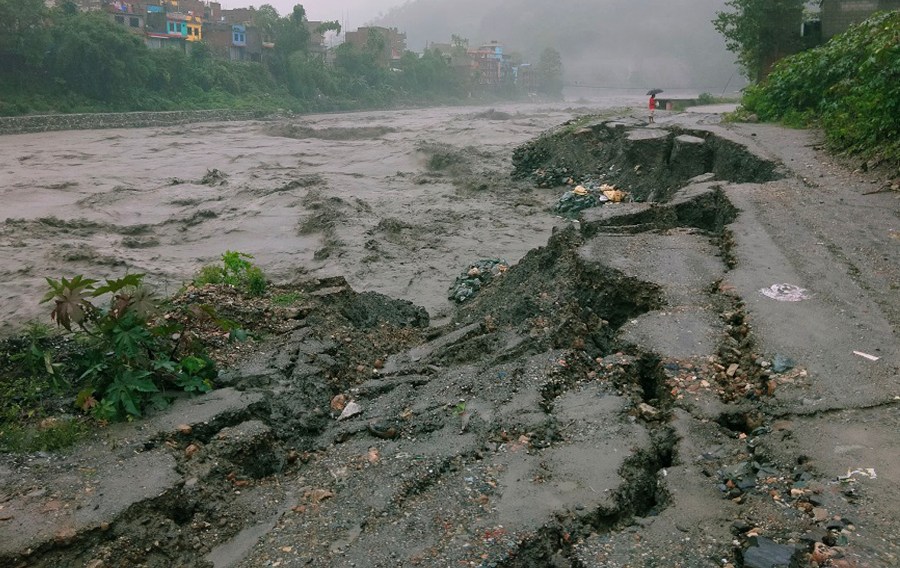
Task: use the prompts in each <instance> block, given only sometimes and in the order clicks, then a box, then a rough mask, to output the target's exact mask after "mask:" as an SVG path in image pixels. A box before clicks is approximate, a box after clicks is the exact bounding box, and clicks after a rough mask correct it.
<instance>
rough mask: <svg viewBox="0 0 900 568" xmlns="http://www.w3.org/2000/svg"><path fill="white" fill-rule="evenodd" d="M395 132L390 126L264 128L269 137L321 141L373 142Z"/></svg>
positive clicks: (289, 126) (287, 126)
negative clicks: (316, 139)
mask: <svg viewBox="0 0 900 568" xmlns="http://www.w3.org/2000/svg"><path fill="white" fill-rule="evenodd" d="M392 132H397V129H396V128H392V127H390V126H360V127H356V128H310V127H308V126H301V125H299V124H289V123H282V124H276V125H272V126H268V127H267V128H266V133H267V134H269V135H271V136H282V137H284V138H296V139H298V140H302V139H304V138H319V139H322V140H374V139H376V138H381V137H382V136H384V135H385V134H390V133H392Z"/></svg>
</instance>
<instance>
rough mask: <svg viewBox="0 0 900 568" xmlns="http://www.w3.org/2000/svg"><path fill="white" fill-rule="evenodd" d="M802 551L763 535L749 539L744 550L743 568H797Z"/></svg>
mask: <svg viewBox="0 0 900 568" xmlns="http://www.w3.org/2000/svg"><path fill="white" fill-rule="evenodd" d="M801 555H802V551H801V550H799V549H797V548H795V547H793V546H786V545H783V544H778V543H777V542H775V541H774V540H770V539H768V538H765V537H754V538H753V539H751V545H750V548H748V549H746V550H745V551H744V568H799V566H800V564H799V562H800V557H801Z"/></svg>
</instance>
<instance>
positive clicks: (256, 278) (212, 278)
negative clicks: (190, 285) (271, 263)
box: [194, 250, 268, 296]
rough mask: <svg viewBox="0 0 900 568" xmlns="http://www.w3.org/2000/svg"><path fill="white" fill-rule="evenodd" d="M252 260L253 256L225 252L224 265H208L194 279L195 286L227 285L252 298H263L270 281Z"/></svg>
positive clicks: (223, 256)
mask: <svg viewBox="0 0 900 568" xmlns="http://www.w3.org/2000/svg"><path fill="white" fill-rule="evenodd" d="M252 258H253V255H250V254H247V253H243V252H237V251H231V250H229V251H225V254H223V255H222V264H221V265H215V264H208V265H206V266H204V267H203V268H201V269H200V272H199V274H198V275H197V277H196V278H194V285H195V286H203V285H204V284H227V285H229V286H232V287H234V288H237V289H238V290H240V291H242V292H244V293H246V294H249V295H251V296H262V295H263V294H265V292H266V288H267V286H268V281H267V280H266V276H265V274H263V271H262V270H261V269H260V268H259V267H258V266H256V265H255V264H253V263H252V262H250V260H249V259H252Z"/></svg>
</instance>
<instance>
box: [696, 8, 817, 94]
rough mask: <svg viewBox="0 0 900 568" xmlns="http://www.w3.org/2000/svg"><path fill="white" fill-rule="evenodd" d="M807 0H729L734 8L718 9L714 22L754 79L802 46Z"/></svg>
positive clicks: (746, 73) (731, 49) (746, 72)
mask: <svg viewBox="0 0 900 568" xmlns="http://www.w3.org/2000/svg"><path fill="white" fill-rule="evenodd" d="M805 4H806V1H805V0H726V2H725V5H726V6H728V7H730V8H731V10H730V11H725V12H717V13H716V19H715V20H713V26H715V28H716V30H717V31H718V32H719V33H720V34H722V36H724V38H725V46H726V47H727V48H728V50H729V51H731V52H733V53H734V54H735V55H737V62H738V65H740V67H741V70H742V71H743V72H744V74H745V75H746V77H747V78H748V79H750V80H751V81H759V80H760V79H762V78H763V77H764V76H765V74H766V72H768V70H769V68H770V66H771V65H772V64H773V63H774V62H775V61H778V60H779V59H781V58H782V57H784V56H786V55H789V54H791V53H796V52H797V51H798V50H799V49H800V48H801V46H802V41H801V38H800V22H801V21H802V19H803V6H804V5H805Z"/></svg>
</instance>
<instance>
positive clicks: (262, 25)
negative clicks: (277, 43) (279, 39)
mask: <svg viewBox="0 0 900 568" xmlns="http://www.w3.org/2000/svg"><path fill="white" fill-rule="evenodd" d="M279 19H281V16H279V15H278V10H276V9H275V7H274V6H272V5H271V4H263V5H262V6H260V7H259V9H258V10H256V11H255V12H254V13H253V25H255V26H256V27H257V28H258V29H259V34H260V36H261V37H262V39H263V41H274V40H275V27H276V26H277V25H278V20H279Z"/></svg>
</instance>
